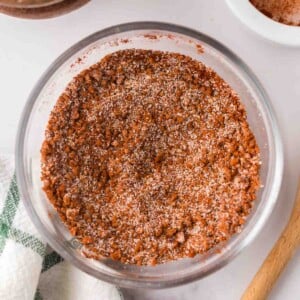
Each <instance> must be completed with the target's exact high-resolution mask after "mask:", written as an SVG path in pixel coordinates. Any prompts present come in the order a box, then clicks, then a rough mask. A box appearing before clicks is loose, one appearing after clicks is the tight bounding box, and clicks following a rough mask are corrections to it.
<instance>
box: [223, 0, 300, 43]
mask: <svg viewBox="0 0 300 300" xmlns="http://www.w3.org/2000/svg"><path fill="white" fill-rule="evenodd" d="M226 3H227V5H228V6H229V8H230V10H231V11H232V13H233V14H234V15H235V16H236V17H237V18H238V19H239V20H240V21H241V22H242V23H243V24H244V25H246V26H247V27H248V28H249V29H251V31H253V32H255V33H257V34H259V35H261V36H262V37H264V38H265V39H267V40H270V41H273V42H275V43H278V44H284V45H288V46H292V47H297V46H300V26H292V25H286V24H283V23H280V22H277V21H274V20H273V19H271V18H269V17H267V16H265V15H264V14H263V13H261V12H260V11H259V10H258V9H257V8H256V7H255V6H254V5H253V4H251V3H250V1H249V0H226Z"/></svg>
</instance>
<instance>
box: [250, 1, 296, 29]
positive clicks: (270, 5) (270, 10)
mask: <svg viewBox="0 0 300 300" xmlns="http://www.w3.org/2000/svg"><path fill="white" fill-rule="evenodd" d="M250 2H251V3H252V4H253V5H254V6H255V7H256V8H257V9H258V10H260V11H261V12H262V13H263V14H265V15H266V16H267V17H269V18H271V19H273V20H274V21H277V22H280V23H283V24H286V25H291V26H300V0H250Z"/></svg>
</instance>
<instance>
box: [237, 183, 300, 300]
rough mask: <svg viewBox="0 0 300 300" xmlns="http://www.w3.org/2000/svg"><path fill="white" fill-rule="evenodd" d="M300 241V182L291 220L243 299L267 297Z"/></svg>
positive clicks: (262, 299) (261, 299) (262, 298)
mask: <svg viewBox="0 0 300 300" xmlns="http://www.w3.org/2000/svg"><path fill="white" fill-rule="evenodd" d="M299 243H300V182H299V184H298V191H297V196H296V200H295V204H294V208H293V211H292V214H291V217H290V220H289V222H288V224H287V226H286V227H285V229H284V231H283V232H282V234H281V236H280V238H279V240H278V241H277V243H276V244H275V246H274V247H273V249H272V250H271V252H270V253H269V255H268V257H267V258H266V260H265V261H264V263H263V265H262V266H261V267H260V269H259V271H258V272H257V273H256V275H255V276H254V278H253V280H252V282H251V283H250V285H249V286H248V288H247V289H246V291H245V293H244V294H243V296H242V298H241V299H242V300H265V299H267V297H268V295H269V293H270V291H271V289H272V287H273V285H274V283H275V282H276V280H277V278H278V277H279V275H280V274H281V272H282V271H283V269H284V268H285V266H286V265H287V263H288V262H289V260H290V259H291V257H292V256H293V254H294V252H295V250H296V249H297V247H298V245H299Z"/></svg>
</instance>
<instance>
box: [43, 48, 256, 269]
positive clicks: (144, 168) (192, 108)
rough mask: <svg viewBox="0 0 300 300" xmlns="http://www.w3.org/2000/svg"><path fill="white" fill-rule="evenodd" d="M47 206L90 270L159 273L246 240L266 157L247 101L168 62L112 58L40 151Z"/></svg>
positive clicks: (200, 69)
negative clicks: (122, 267) (104, 267)
mask: <svg viewBox="0 0 300 300" xmlns="http://www.w3.org/2000/svg"><path fill="white" fill-rule="evenodd" d="M41 155H42V175H41V178H42V181H43V184H44V186H43V188H44V191H45V192H46V194H47V197H48V199H49V200H50V201H51V203H52V204H53V205H54V207H55V208H56V210H57V212H58V213H59V215H60V218H61V219H62V221H63V222H64V223H65V224H66V225H67V226H68V228H69V230H70V232H71V234H72V235H74V236H76V237H77V238H78V239H79V241H80V242H81V243H82V244H83V245H84V247H83V254H84V255H85V256H87V257H90V258H96V259H101V258H112V259H114V260H119V261H121V262H122V263H125V264H137V265H155V264H161V263H165V262H168V261H171V260H176V259H179V258H184V257H193V256H195V255H197V254H203V253H206V252H207V251H209V250H210V249H212V248H213V247H215V246H217V245H218V244H220V243H222V242H225V241H227V240H228V239H229V238H230V237H231V236H232V235H233V234H235V233H238V232H239V231H240V230H241V227H242V225H243V224H244V222H245V220H246V218H247V216H248V214H249V213H250V211H251V208H252V206H253V202H254V200H255V198H256V192H257V190H258V188H259V186H260V182H259V169H260V155H259V149H258V146H257V143H256V141H255V137H254V135H253V134H252V132H251V130H250V129H249V125H248V123H247V119H246V112H245V109H244V107H243V105H242V104H241V102H240V99H239V97H238V95H237V94H236V93H235V92H234V91H233V90H232V89H231V88H230V87H229V85H228V84H227V83H226V82H225V81H224V80H223V79H221V78H220V77H219V76H218V75H217V74H216V73H215V72H214V71H213V70H211V69H210V68H208V67H206V66H205V65H203V64H202V63H201V62H199V61H196V60H193V59H192V58H190V57H187V56H184V55H181V54H177V53H168V52H161V51H151V50H140V49H128V50H122V51H118V52H114V53H112V54H110V55H107V56H106V57H104V58H103V59H102V60H101V61H100V62H99V63H97V64H95V65H93V66H91V67H90V68H89V69H87V70H84V71H82V72H81V73H80V74H79V75H77V76H76V77H75V78H74V79H73V80H72V81H71V82H70V83H69V85H68V87H67V88H66V90H65V91H64V92H63V94H62V95H61V96H60V97H59V99H58V100H57V103H56V105H55V107H54V108H53V110H52V112H51V115H50V118H49V122H48V126H47V129H46V135H45V141H44V143H43V145H42V149H41Z"/></svg>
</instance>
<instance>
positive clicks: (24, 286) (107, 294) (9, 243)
mask: <svg viewBox="0 0 300 300" xmlns="http://www.w3.org/2000/svg"><path fill="white" fill-rule="evenodd" d="M0 299H3V300H11V299H13V300H19V299H20V300H32V299H37V300H38V299H44V300H52V299H53V300H68V299H70V300H71V299H72V300H77V299H89V300H93V299H101V300H115V299H116V300H119V299H121V297H120V294H119V291H118V290H117V288H116V287H114V286H113V285H110V284H107V283H105V282H102V281H100V280H97V279H95V278H93V277H91V276H89V275H87V274H85V273H83V272H81V271H80V270H78V269H77V268H75V267H73V266H72V265H70V264H69V263H67V262H65V261H64V260H63V259H62V258H61V257H60V256H59V255H58V254H57V253H56V252H55V251H53V250H52V249H51V248H50V247H49V246H47V244H46V243H45V241H44V240H43V239H42V237H41V236H40V234H39V233H38V231H37V230H36V229H35V227H34V225H33V224H32V222H31V221H30V219H29V217H28V216H27V214H26V211H25V208H24V206H23V203H22V201H21V200H20V196H19V191H18V187H17V183H16V178H15V175H14V159H13V157H12V156H3V155H0Z"/></svg>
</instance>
